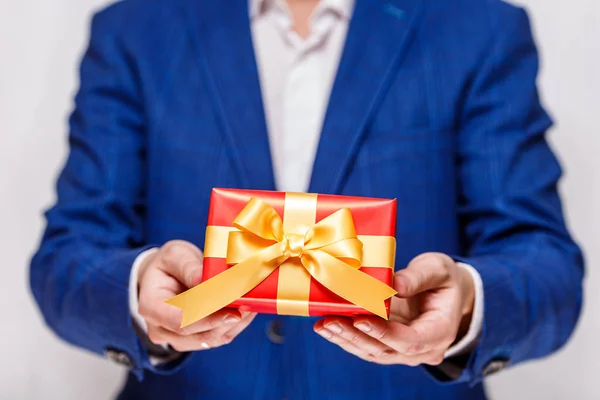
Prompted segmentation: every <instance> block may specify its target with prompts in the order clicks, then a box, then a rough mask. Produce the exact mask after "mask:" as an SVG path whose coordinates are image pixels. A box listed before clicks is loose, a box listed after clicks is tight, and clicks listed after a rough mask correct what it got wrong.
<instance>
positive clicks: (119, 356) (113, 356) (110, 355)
mask: <svg viewBox="0 0 600 400" xmlns="http://www.w3.org/2000/svg"><path fill="white" fill-rule="evenodd" d="M104 356H105V357H106V358H107V359H109V360H111V361H113V362H115V363H117V364H119V365H122V366H124V367H127V368H132V367H133V360H132V359H131V357H129V355H128V354H127V353H125V352H124V351H120V350H117V349H113V348H107V349H106V350H104Z"/></svg>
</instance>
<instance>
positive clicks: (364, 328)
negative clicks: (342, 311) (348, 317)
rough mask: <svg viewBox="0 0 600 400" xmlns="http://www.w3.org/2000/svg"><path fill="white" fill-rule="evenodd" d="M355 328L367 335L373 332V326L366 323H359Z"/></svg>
mask: <svg viewBox="0 0 600 400" xmlns="http://www.w3.org/2000/svg"><path fill="white" fill-rule="evenodd" d="M354 327H355V328H356V329H358V330H359V331H362V332H365V333H368V332H371V329H373V328H371V325H370V324H367V323H366V322H359V323H358V324H356V325H354Z"/></svg>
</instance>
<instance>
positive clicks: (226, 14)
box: [31, 0, 583, 400]
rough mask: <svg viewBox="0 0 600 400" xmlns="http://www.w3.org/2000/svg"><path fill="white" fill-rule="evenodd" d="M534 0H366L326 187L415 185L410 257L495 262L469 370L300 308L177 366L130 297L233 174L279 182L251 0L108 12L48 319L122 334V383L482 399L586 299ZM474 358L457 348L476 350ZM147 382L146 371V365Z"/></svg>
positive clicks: (51, 261) (44, 277) (102, 16)
mask: <svg viewBox="0 0 600 400" xmlns="http://www.w3.org/2000/svg"><path fill="white" fill-rule="evenodd" d="M537 68H538V60H537V55H536V49H535V46H534V43H533V40H532V36H531V32H530V28H529V23H528V19H527V17H526V14H525V12H524V11H523V10H521V9H518V8H515V7H513V6H510V5H507V4H505V3H502V2H500V1H498V0H446V1H423V0H388V1H379V0H358V1H357V4H356V9H355V12H354V16H353V18H352V21H351V23H350V28H349V33H348V39H347V43H346V47H345V50H344V53H343V56H342V59H341V64H340V67H339V72H338V74H337V79H336V81H335V84H334V87H333V92H332V94H331V100H330V103H329V108H328V112H327V115H326V118H325V122H324V126H323V130H322V135H321V141H320V143H319V148H318V154H317V157H316V161H315V165H314V172H313V176H312V181H311V184H310V191H311V192H321V193H340V194H347V195H359V196H374V197H387V198H394V197H395V198H397V199H398V224H397V225H398V228H397V241H398V250H397V268H403V267H404V266H405V265H406V264H407V262H408V261H409V260H410V259H411V258H413V257H414V256H416V255H418V254H420V253H423V252H427V251H438V252H443V253H447V254H450V255H453V256H454V257H455V258H456V259H457V260H462V261H464V262H467V263H469V264H471V265H473V266H474V267H475V268H477V270H478V271H479V273H480V274H481V277H482V279H483V284H484V292H485V320H484V324H483V335H482V337H481V341H480V345H479V347H478V348H477V349H476V350H475V351H474V352H473V353H472V354H471V355H470V357H468V358H466V359H464V360H462V361H463V365H464V367H465V368H464V370H462V373H461V374H460V376H458V377H457V378H456V379H455V380H453V381H451V382H445V383H444V382H443V381H444V380H447V377H445V376H444V374H441V373H440V370H439V369H430V370H429V371H427V370H426V369H424V368H410V367H404V366H379V365H375V364H370V363H366V362H364V361H361V360H360V359H358V358H356V357H354V356H352V355H349V354H347V353H345V352H343V351H342V350H340V349H339V348H337V347H335V346H334V345H332V344H329V343H328V342H326V341H325V340H323V339H322V338H320V337H318V336H317V335H315V334H314V333H313V331H312V324H313V323H314V320H312V319H310V318H291V317H289V318H283V329H284V332H285V342H284V344H274V343H271V342H270V341H269V340H268V338H267V337H266V336H265V326H266V324H267V323H268V322H269V321H272V320H273V319H275V318H276V317H275V316H270V315H267V316H259V318H257V320H255V321H254V322H253V323H252V325H251V326H250V327H249V328H248V329H247V330H246V331H245V332H243V334H242V335H241V336H240V337H238V338H237V339H236V340H235V341H234V342H233V343H232V344H230V345H227V346H224V347H222V348H219V349H214V350H210V351H204V352H198V353H195V354H191V355H189V356H187V357H184V359H183V360H180V361H179V362H176V363H174V364H168V365H165V366H162V367H159V368H156V367H153V366H152V365H151V364H150V363H149V361H148V354H147V351H146V349H145V347H144V346H143V345H142V344H141V342H140V340H139V339H138V338H137V336H136V334H135V332H134V330H133V328H132V323H131V318H130V314H129V309H128V280H129V272H130V268H131V265H132V263H133V261H134V259H135V258H136V256H137V255H138V254H139V253H140V251H141V250H143V249H145V248H147V247H148V246H156V245H161V244H163V243H165V242H166V241H168V240H171V239H183V240H188V241H190V242H193V243H195V244H196V245H198V246H199V247H202V246H203V241H204V230H205V226H206V221H207V210H208V201H209V195H210V191H211V189H212V188H213V187H235V188H256V189H275V188H274V180H273V172H272V165H271V161H270V156H269V145H268V140H267V132H266V124H265V120H264V113H263V106H262V102H261V93H260V88H259V80H258V75H257V66H256V62H255V58H254V53H253V47H252V43H251V35H250V28H249V21H248V10H247V1H246V0H226V1H216V0H126V1H123V2H120V3H118V4H116V5H113V6H111V7H109V8H108V9H106V10H104V11H102V12H100V13H98V14H97V15H96V16H95V17H94V19H93V23H92V33H91V41H90V46H89V49H88V50H87V52H86V54H85V56H84V58H83V62H82V66H81V88H80V90H79V93H78V95H77V97H76V108H75V111H74V113H73V115H72V117H71V119H70V127H71V130H70V136H69V138H70V148H71V150H70V154H69V158H68V161H67V163H66V166H65V168H64V170H63V172H62V174H61V175H60V178H59V181H58V190H57V192H58V200H57V203H56V205H55V206H54V207H52V208H51V209H50V210H49V211H48V212H47V214H46V217H47V223H48V225H47V230H46V233H45V235H44V237H43V240H42V243H41V246H40V249H39V251H38V252H37V254H36V255H35V257H34V259H33V261H32V266H31V285H32V288H33V292H34V294H35V297H36V299H37V301H38V303H39V306H40V308H41V310H42V313H43V315H44V317H45V319H46V321H47V323H48V324H49V325H50V327H51V328H52V329H53V330H54V331H55V332H56V333H57V334H58V335H60V336H61V337H62V338H63V339H65V340H67V341H69V342H71V343H73V344H74V345H76V346H80V347H82V348H85V349H88V350H90V351H92V352H95V353H99V354H102V353H103V352H104V351H105V350H106V349H107V348H111V349H116V350H118V351H122V352H124V353H125V354H127V355H128V357H129V358H130V359H131V360H132V368H131V370H132V374H130V376H129V379H128V383H127V385H126V387H125V389H124V391H123V393H122V395H121V396H122V398H124V399H133V398H153V399H162V398H165V399H166V398H169V399H172V398H186V399H196V398H197V399H261V400H262V399H281V398H287V399H405V398H406V399H413V398H420V399H439V398H444V399H466V398H468V399H477V398H483V397H484V392H483V387H482V385H481V384H480V382H481V379H482V373H483V371H484V369H485V367H486V366H487V365H488V364H489V363H490V362H492V361H494V360H507V361H509V362H510V363H511V364H516V363H519V362H522V361H525V360H528V359H533V358H537V357H542V356H545V355H548V354H549V353H551V352H552V351H554V350H556V349H558V348H559V347H560V346H561V345H562V344H563V343H565V341H566V340H567V338H568V337H569V335H570V333H571V332H572V330H573V327H574V325H575V323H576V320H577V317H578V314H579V309H580V306H581V281H582V276H583V268H582V257H581V254H580V251H579V249H578V248H577V246H576V245H575V244H574V243H573V241H572V239H571V238H570V236H569V234H568V232H567V230H566V228H565V225H564V222H563V216H562V212H561V206H560V202H559V198H558V195H557V189H556V184H557V180H558V179H559V176H560V168H559V165H558V164H557V162H556V159H555V157H554V156H553V155H552V153H551V151H550V150H549V148H548V145H547V143H546V141H545V138H544V133H545V131H546V130H547V129H548V127H549V126H550V124H551V122H550V119H549V118H548V116H547V114H546V113H545V112H544V111H543V109H542V107H541V106H540V103H539V99H538V94H537V91H536V86H535V79H536V74H537ZM456 362H458V361H456ZM140 380H141V381H140Z"/></svg>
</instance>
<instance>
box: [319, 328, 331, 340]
mask: <svg viewBox="0 0 600 400" xmlns="http://www.w3.org/2000/svg"><path fill="white" fill-rule="evenodd" d="M317 333H318V334H319V335H321V336H323V337H324V338H325V339H331V337H332V336H333V335H332V334H331V332H329V331H328V330H327V329H321V330H318V331H317Z"/></svg>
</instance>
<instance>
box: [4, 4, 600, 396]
mask: <svg viewBox="0 0 600 400" xmlns="http://www.w3.org/2000/svg"><path fill="white" fill-rule="evenodd" d="M214 1H218V0H214ZM369 1H370V0H369ZM107 3H108V1H104V0H0V263H1V266H0V316H1V322H0V340H1V343H2V347H1V351H0V357H1V359H2V362H1V363H0V398H2V399H65V400H70V399H83V398H85V399H90V400H94V399H107V398H111V397H112V396H114V394H115V393H116V391H117V390H118V387H119V386H120V384H121V382H122V379H123V375H124V371H123V370H122V369H120V368H119V367H116V366H113V365H111V364H109V363H108V362H106V361H104V360H102V359H101V358H97V357H94V356H90V355H89V354H87V353H85V352H82V351H80V350H76V349H74V348H71V347H69V346H67V345H65V344H63V343H62V342H60V341H59V340H58V339H56V338H55V337H54V336H53V335H52V334H51V333H50V332H49V331H48V330H47V329H46V328H45V327H44V325H43V324H42V322H41V318H40V316H39V315H38V313H37V310H36V309H35V308H34V306H33V302H32V299H31V296H30V294H29V289H28V285H27V265H28V262H29V257H30V255H31V254H32V252H33V250H34V249H35V247H36V245H37V241H38V238H39V235H40V232H41V229H42V216H41V211H42V209H44V208H46V207H47V206H49V205H50V204H51V202H52V201H53V199H54V187H53V186H54V180H55V177H56V174H57V171H58V169H59V168H60V167H61V166H62V163H63V162H64V158H65V155H66V117H67V115H68V112H69V110H70V108H71V104H72V100H71V99H72V95H73V91H74V90H75V88H76V85H77V67H78V63H79V59H80V54H81V52H82V51H83V49H84V46H85V45H86V41H87V36H88V26H89V25H88V24H89V18H90V14H91V12H92V11H93V10H94V9H97V8H98V7H101V6H103V5H105V4H107ZM522 3H524V4H525V5H527V7H528V9H529V11H530V15H531V16H532V19H533V23H534V29H535V32H536V37H537V41H538V43H539V45H540V49H541V55H542V59H543V63H542V74H541V79H540V86H541V89H542V92H543V97H544V101H545V104H546V105H547V107H548V109H549V110H550V112H551V114H552V115H553V117H554V118H555V120H556V121H557V125H556V127H555V128H554V129H553V130H552V132H551V141H552V143H553V144H554V148H555V149H556V150H557V152H558V154H559V156H560V158H561V160H562V163H563V166H564V168H565V170H566V178H565V180H564V181H563V183H562V187H561V190H562V193H563V195H564V200H565V204H566V212H567V215H568V219H569V221H570V225H571V228H572V230H573V232H574V233H575V236H576V238H577V239H578V240H579V241H580V243H582V244H583V246H584V248H585V250H586V253H587V261H588V275H587V283H586V288H587V297H586V307H585V312H584V315H583V318H582V320H581V323H580V325H579V327H578V329H577V332H576V334H575V336H574V338H573V340H572V341H571V342H570V343H569V345H568V346H567V347H566V348H565V349H564V350H563V351H561V352H560V353H559V354H557V355H555V356H553V357H551V358H549V359H546V360H544V361H541V362H535V363H530V364H528V365H525V366H518V367H516V368H514V369H513V370H511V371H510V372H505V373H503V374H501V375H500V376H497V377H494V378H492V379H490V380H489V387H490V394H491V396H492V398H493V399H544V400H551V399H560V400H563V399H565V400H566V399H568V400H570V399H574V400H580V399H600V382H599V381H600V376H599V374H600V346H599V344H598V342H599V341H600V274H598V273H597V269H596V267H597V265H598V263H599V262H600V249H599V247H598V246H599V245H600V229H599V227H600V215H599V211H600V204H599V203H598V195H599V193H598V191H599V189H600V178H599V177H598V176H597V175H596V173H597V172H598V170H599V169H600V158H599V157H598V153H599V151H600V129H599V128H600V123H598V119H599V118H600V101H599V100H598V95H599V94H600V78H599V74H600V2H599V1H598V0H562V1H561V0H526V1H523V2H522Z"/></svg>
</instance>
